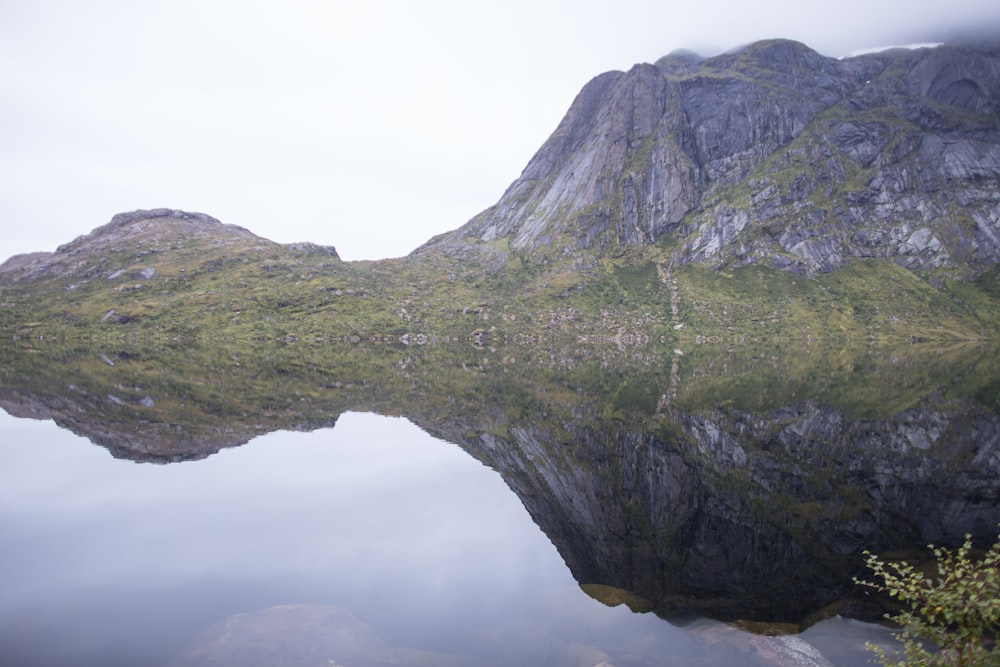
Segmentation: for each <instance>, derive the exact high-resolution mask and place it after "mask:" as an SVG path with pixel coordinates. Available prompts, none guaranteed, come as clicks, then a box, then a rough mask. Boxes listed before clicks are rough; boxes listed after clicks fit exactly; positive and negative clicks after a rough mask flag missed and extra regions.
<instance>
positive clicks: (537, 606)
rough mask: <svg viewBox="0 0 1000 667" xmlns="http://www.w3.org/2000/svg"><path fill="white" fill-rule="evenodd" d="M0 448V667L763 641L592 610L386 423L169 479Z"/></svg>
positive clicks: (690, 649) (841, 628)
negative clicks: (5, 666) (0, 664)
mask: <svg viewBox="0 0 1000 667" xmlns="http://www.w3.org/2000/svg"><path fill="white" fill-rule="evenodd" d="M0 443H2V444H0V477H2V479H0V529H2V530H0V655H2V656H4V660H3V662H4V663H5V664H17V665H25V666H27V665H53V664H74V665H95V666H96V665H139V664H142V665H215V664H232V665H252V664H276V663H277V656H281V659H290V662H288V663H287V664H301V665H331V664H342V665H345V666H351V665H383V664H412V665H451V664H467V665H510V664H520V665H583V664H588V665H597V664H600V663H602V662H606V663H608V664H614V665H619V666H620V667H623V666H625V665H662V664H706V665H723V664H727V665H733V664H760V662H759V661H760V659H761V658H760V655H761V652H760V649H759V648H754V645H753V643H754V642H757V643H760V642H773V641H775V640H772V639H767V638H761V637H757V636H755V635H752V634H747V633H743V632H740V631H737V630H735V629H732V628H731V627H730V626H726V625H724V624H721V623H717V622H712V621H707V620H701V621H695V622H693V623H692V624H690V625H687V626H685V627H677V626H674V625H672V624H670V623H668V622H666V621H664V620H661V619H659V618H657V617H656V616H654V615H652V614H637V613H633V612H632V611H630V610H629V609H628V608H627V607H626V606H625V605H621V606H617V607H609V606H606V605H604V604H602V603H600V602H598V601H596V600H594V599H593V598H591V597H589V596H588V595H587V594H586V593H584V592H583V591H582V590H581V589H580V587H579V585H578V584H577V583H576V582H575V581H574V579H573V577H572V576H571V575H570V573H569V571H568V569H567V568H566V566H565V565H564V563H563V561H562V559H561V558H560V556H559V554H558V552H557V551H556V549H555V547H554V546H553V545H552V543H551V542H550V541H549V540H548V538H547V537H546V536H545V535H544V534H543V533H542V532H541V530H539V528H538V527H537V526H536V525H535V524H534V523H533V522H532V521H531V519H530V517H529V515H528V513H527V512H526V511H525V509H524V507H523V506H522V504H521V503H520V501H519V500H518V498H517V496H516V495H515V494H514V493H512V492H511V491H510V489H508V487H507V486H506V485H505V484H504V482H503V480H502V479H501V478H500V476H499V475H498V474H497V473H496V472H494V471H493V470H490V469H489V468H487V467H485V466H484V465H482V464H481V463H479V462H478V461H476V460H475V459H473V458H472V457H470V456H469V455H468V454H466V453H465V452H464V451H462V450H461V449H459V448H458V447H456V446H454V445H452V444H450V443H447V442H444V441H441V440H438V439H435V438H432V437H430V436H428V435H427V434H425V433H423V432H422V431H421V430H419V429H418V428H416V427H415V426H413V425H412V424H410V423H409V422H408V421H406V420H404V419H400V418H389V417H381V416H377V415H373V414H363V413H346V414H344V415H342V416H341V417H340V419H339V420H338V421H337V424H336V426H335V427H334V428H332V429H325V430H319V431H314V432H311V433H291V432H275V433H271V434H269V435H265V436H261V437H258V438H255V439H254V440H253V441H252V442H250V443H248V444H247V445H244V446H242V447H239V448H235V449H227V450H223V451H221V452H219V453H217V454H215V455H213V456H210V457H208V458H206V459H203V460H199V461H192V462H184V463H176V464H169V465H157V464H150V463H134V462H131V461H124V460H119V459H115V458H112V457H111V456H110V455H109V454H108V452H107V451H106V450H104V449H102V448H100V447H97V446H94V445H93V444H91V443H90V442H88V441H87V440H85V439H83V438H80V437H78V436H76V435H73V434H72V433H69V432H67V431H65V430H62V429H59V428H58V427H56V426H55V425H54V424H52V423H51V422H48V421H34V420H25V419H15V418H13V417H10V416H8V415H6V414H0ZM833 623H836V624H837V625H835V627H830V626H829V625H827V626H822V627H820V628H816V629H814V630H813V631H812V632H813V634H814V635H815V637H812V638H811V640H812V641H813V642H814V644H817V645H821V646H822V645H823V644H824V642H826V644H828V646H826V647H825V648H826V650H827V652H828V653H836V652H838V651H840V652H841V653H845V652H846V655H843V656H842V659H843V660H844V661H842V662H839V663H838V664H845V665H846V664H863V660H861V661H859V660H857V658H858V656H859V654H858V652H857V642H856V641H854V640H853V639H852V640H850V641H848V640H846V638H845V637H846V635H847V634H853V635H854V636H855V638H856V637H860V636H876V637H882V636H883V635H884V632H883V631H881V630H879V629H877V628H873V627H872V626H868V625H863V624H853V625H850V624H848V623H847V622H837V621H834V622H833ZM824 633H825V634H824Z"/></svg>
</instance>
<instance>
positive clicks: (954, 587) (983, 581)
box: [855, 535, 1000, 667]
mask: <svg viewBox="0 0 1000 667" xmlns="http://www.w3.org/2000/svg"><path fill="white" fill-rule="evenodd" d="M930 549H931V551H932V553H933V554H934V558H935V561H936V562H935V565H936V574H932V573H925V572H923V571H921V570H919V569H917V568H916V567H915V566H913V565H911V564H909V563H907V562H906V561H899V562H883V561H882V560H881V559H879V557H878V556H876V555H874V554H872V553H870V552H867V551H866V552H865V563H866V564H867V566H868V568H869V569H870V570H871V571H872V572H873V573H874V574H875V579H876V580H875V581H864V580H859V579H855V582H856V583H858V584H861V585H862V586H866V587H869V588H873V589H875V590H877V591H881V592H883V593H887V594H888V595H889V596H890V597H892V598H895V599H897V600H899V601H900V603H902V605H903V610H902V611H900V612H899V613H897V614H894V615H890V614H887V615H886V617H887V618H889V619H890V620H892V621H895V622H896V623H898V624H899V626H900V631H899V632H898V633H896V638H897V639H898V640H899V642H900V644H901V645H902V646H901V651H900V652H898V653H897V652H892V653H890V652H887V651H885V650H884V649H882V648H881V647H878V646H873V645H869V647H868V648H869V649H871V650H872V651H874V652H875V654H876V655H877V656H878V661H879V662H880V663H881V664H882V665H884V666H885V667H910V666H914V665H921V666H928V667H930V666H938V665H949V666H954V665H959V666H960V667H979V666H990V665H993V666H996V665H1000V651H998V649H997V646H996V634H997V630H998V629H1000V538H998V539H997V542H996V543H995V544H994V545H993V546H992V547H991V548H990V550H989V551H988V552H987V553H986V555H985V556H984V557H983V558H981V559H975V558H973V557H972V552H973V547H972V539H971V537H970V536H968V535H966V539H965V543H964V544H963V545H962V546H961V547H959V548H958V549H957V550H956V551H952V550H949V549H944V548H940V547H935V546H933V545H931V546H930Z"/></svg>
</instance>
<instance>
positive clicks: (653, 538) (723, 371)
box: [0, 342, 1000, 622]
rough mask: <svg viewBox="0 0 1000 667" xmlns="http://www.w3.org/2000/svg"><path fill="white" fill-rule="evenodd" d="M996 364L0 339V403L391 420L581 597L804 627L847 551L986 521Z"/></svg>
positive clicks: (240, 432)
mask: <svg viewBox="0 0 1000 667" xmlns="http://www.w3.org/2000/svg"><path fill="white" fill-rule="evenodd" d="M997 359H998V357H997V355H996V354H995V352H993V351H990V350H986V349H983V348H969V349H966V348H962V347H954V348H950V349H940V348H934V349H931V348H926V347H923V346H920V345H915V346H907V347H905V348H900V349H896V350H891V351H874V350H871V349H868V348H862V349H860V350H849V349H815V350H790V349H784V350H774V349H764V348H755V349H749V348H734V349H728V350H726V349H720V348H719V346H714V347H713V346H710V345H705V346H700V347H694V348H692V349H689V350H687V351H686V353H680V351H675V350H670V349H659V348H656V347H653V346H637V347H631V348H629V347H614V348H603V349H597V348H595V349H593V350H591V351H590V353H588V352H587V351H586V350H583V351H581V350H579V349H565V350H563V349H551V348H550V349H544V350H542V349H538V348H532V347H529V346H514V345H511V346H507V347H501V348H496V349H491V348H474V347H472V346H469V345H466V344H465V343H462V344H457V343H456V344H449V345H428V346H423V347H418V346H410V347H406V346H401V345H396V346H388V345H384V346H368V345H355V344H345V343H320V344H303V343H296V344H283V345H275V344H267V345H260V346H253V345H227V344H225V343H219V344H217V345H215V346H214V347H211V348H209V347H205V346H198V345H193V346H187V345H176V346H172V347H171V346H161V347H155V348H153V347H147V348H134V347H132V346H129V345H127V344H125V343H118V344H114V345H112V344H108V343H107V342H104V343H102V344H100V345H97V344H94V345H84V344H80V346H78V347H76V348H68V347H64V346H60V345H57V344H53V343H48V342H42V343H38V344H37V345H28V344H23V343H22V344H20V345H19V346H17V347H14V346H5V347H3V348H0V373H2V375H0V406H2V407H3V408H4V409H5V410H7V411H8V412H10V413H12V414H15V415H18V416H23V417H32V418H52V419H55V420H56V422H57V423H59V424H60V425H61V426H63V427H65V428H68V429H70V430H73V431H74V432H76V433H79V434H81V435H84V436H86V437H88V438H90V439H91V440H92V441H94V442H95V443H97V444H100V445H102V446H105V447H107V448H108V449H109V450H110V451H111V452H112V453H113V454H114V455H115V456H120V457H126V458H131V459H135V460H141V461H158V462H170V461H177V460H184V459H191V458H200V457H204V456H207V455H210V454H211V453H213V452H215V451H218V450H219V449H220V448H222V447H228V446H235V445H239V444H242V443H243V442H246V441H247V440H248V439H249V438H251V437H253V436H255V435H257V434H260V433H266V432H269V431H274V430H279V429H285V430H311V429H316V428H322V427H327V426H331V425H333V424H334V423H335V422H336V419H337V417H338V416H339V415H340V414H341V412H343V411H345V410H363V411H374V412H379V413H382V414H391V415H402V416H406V417H408V418H410V419H411V420H412V421H414V422H415V423H417V424H419V425H420V426H421V427H422V428H424V429H426V430H427V431H428V432H430V433H432V434H434V435H436V436H439V437H442V438H445V439H447V440H449V441H452V442H455V443H458V444H460V445H461V446H462V447H464V448H465V449H466V450H467V451H469V452H470V453H471V454H472V455H473V456H476V457H477V458H479V459H480V460H482V461H484V462H485V463H487V464H488V465H490V466H492V467H494V468H495V469H497V470H498V471H499V472H500V473H501V474H502V475H503V477H504V479H505V480H506V481H507V483H508V485H509V486H510V487H511V488H512V489H513V490H514V491H515V492H516V493H517V494H518V496H519V497H520V498H521V500H522V502H523V503H524V505H525V507H526V508H527V509H528V511H529V512H530V513H531V515H532V517H533V518H534V520H535V521H536V522H537V523H538V524H539V526H540V527H541V528H542V529H543V530H544V531H545V532H546V533H547V534H548V535H549V537H550V539H552V541H553V542H554V543H555V544H556V546H557V547H558V548H559V551H560V553H561V554H562V556H563V558H564V559H565V560H566V562H567V564H568V566H569V567H570V569H571V570H572V572H573V574H574V576H575V577H576V578H577V580H578V581H580V583H581V584H584V585H586V586H588V587H589V589H592V590H610V589H608V588H607V587H613V588H615V589H622V590H624V591H628V592H630V593H631V594H633V595H634V596H637V597H636V599H638V598H644V599H646V600H648V601H650V604H651V605H652V607H653V608H655V609H656V610H657V611H658V612H659V613H661V614H664V615H682V614H686V613H699V612H700V613H706V614H708V615H711V616H716V617H720V618H737V617H741V618H753V619H758V620H786V621H789V620H790V621H796V622H798V621H801V620H802V619H803V618H805V617H806V616H807V615H809V614H810V613H812V612H814V611H816V610H818V609H820V608H822V607H823V606H824V605H826V604H827V603H829V602H831V601H833V600H835V599H837V598H839V597H841V596H843V595H844V594H845V593H846V592H847V591H848V590H849V589H850V583H849V582H850V574H852V573H854V572H855V571H856V570H857V569H858V568H859V566H860V559H859V558H858V552H859V551H860V550H861V549H865V548H869V549H875V550H879V551H885V550H888V549H897V548H915V547H920V546H922V545H924V544H926V543H927V542H929V541H934V542H939V543H946V542H951V541H954V540H955V539H960V537H961V536H962V535H963V534H964V533H965V532H971V533H973V534H976V535H980V536H983V537H986V536H990V535H992V533H993V532H994V530H995V526H996V525H997V522H998V521H1000V416H998V414H997V412H998V410H997V407H998V402H997V398H996V397H997V391H996V386H997V384H996V378H997V377H1000V374H998V373H997V371H996V360H997ZM626 597H627V596H626Z"/></svg>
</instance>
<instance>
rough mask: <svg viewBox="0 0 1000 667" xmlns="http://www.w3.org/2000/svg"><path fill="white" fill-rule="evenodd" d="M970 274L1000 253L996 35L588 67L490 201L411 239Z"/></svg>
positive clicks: (562, 258)
mask: <svg viewBox="0 0 1000 667" xmlns="http://www.w3.org/2000/svg"><path fill="white" fill-rule="evenodd" d="M657 242H666V243H667V244H668V245H670V246H671V248H672V256H673V258H674V259H675V260H676V261H677V262H678V263H686V262H700V263H704V264H707V265H709V266H711V267H713V268H726V269H732V268H736V267H740V266H745V265H748V264H752V263H760V264H767V265H769V266H772V267H775V268H780V269H783V270H786V271H790V272H793V273H797V274H809V275H812V274H815V273H818V272H829V271H832V270H835V269H838V268H841V267H843V266H845V264H847V263H849V262H850V261H851V260H852V259H854V258H872V257H875V258H888V259H891V260H892V261H894V262H896V263H898V264H900V265H901V266H904V267H907V268H911V269H918V270H924V271H931V270H936V269H946V270H947V272H948V273H949V274H951V275H957V276H962V277H971V276H975V275H978V274H979V273H981V272H982V271H983V270H984V269H986V268H987V267H990V266H992V265H994V264H996V263H997V261H998V260H1000V47H997V46H983V45H964V46H963V45H949V46H940V47H937V48H923V49H916V50H905V49H900V50H891V51H886V52H881V53H874V54H867V55H862V56H857V57H853V58H847V59H843V60H838V59H834V58H828V57H824V56H821V55H819V54H818V53H816V52H815V51H812V50H811V49H809V48H808V47H806V46H804V45H802V44H799V43H796V42H790V41H783V40H775V41H765V42H759V43H755V44H751V45H749V46H747V47H745V48H742V49H739V50H736V51H732V52H729V53H725V54H723V55H720V56H716V57H713V58H707V59H702V58H699V57H697V56H695V55H693V54H691V53H687V52H678V53H674V54H671V55H668V56H666V57H664V58H662V59H660V60H658V61H657V62H656V63H654V64H640V65H636V66H634V67H633V68H632V69H631V70H629V71H628V72H608V73H605V74H602V75H600V76H598V77H596V78H594V79H593V80H592V81H590V82H589V83H588V84H587V85H586V86H585V87H584V88H583V90H582V91H581V92H580V94H579V95H578V96H577V98H576V100H575V101H574V102H573V104H572V106H571V107H570V109H569V111H568V113H567V114H566V116H565V118H564V119H563V120H562V122H561V123H560V124H559V126H558V128H557V129H556V131H555V132H554V133H553V134H552V136H551V137H550V138H549V139H548V141H546V142H545V144H544V145H543V146H542V147H541V148H540V149H539V151H538V152H537V153H536V154H535V156H534V157H533V158H532V159H531V161H530V162H529V163H528V165H527V167H526V168H525V169H524V171H523V173H522V174H521V176H520V178H518V179H517V180H516V181H515V182H514V183H513V184H512V185H511V186H510V187H509V188H508V189H507V191H506V192H505V193H504V195H503V196H502V197H501V198H500V200H499V202H497V203H496V204H495V205H494V206H492V207H490V208H488V209H487V210H485V211H484V212H482V213H481V214H479V215H478V216H476V217H475V218H474V219H473V220H471V221H470V222H469V223H467V224H466V225H464V226H463V227H461V228H460V229H458V230H456V231H454V232H450V233H447V234H443V235H441V236H438V237H436V238H434V239H432V240H431V241H429V242H428V243H427V244H425V245H424V246H422V247H421V248H419V249H418V250H417V251H416V254H417V255H418V256H419V255H426V254H429V253H443V254H445V255H448V256H455V257H471V256H475V255H477V254H482V253H495V252H497V250H498V249H500V250H502V251H503V252H506V253H513V254H516V255H518V256H520V257H523V258H525V259H527V260H529V261H531V262H535V263H542V264H544V263H559V262H563V263H565V262H571V263H573V264H574V265H575V266H577V267H581V268H583V267H586V266H588V265H593V264H594V263H595V262H596V261H597V260H598V259H599V258H600V257H602V256H606V255H608V254H613V255H614V254H621V253H622V252H625V251H626V250H627V248H629V247H634V246H643V245H648V244H653V243H657Z"/></svg>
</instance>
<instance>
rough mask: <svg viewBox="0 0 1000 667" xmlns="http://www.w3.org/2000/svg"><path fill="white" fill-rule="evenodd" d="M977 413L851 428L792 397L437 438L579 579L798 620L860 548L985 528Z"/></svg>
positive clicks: (990, 490) (663, 602) (984, 427)
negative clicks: (483, 475)
mask: <svg viewBox="0 0 1000 667" xmlns="http://www.w3.org/2000/svg"><path fill="white" fill-rule="evenodd" d="M976 412H977V407H976V406H973V405H969V404H962V405H957V406H955V407H954V409H953V411H952V412H949V413H942V412H940V411H935V410H930V409H927V410H917V409H914V410H908V411H906V412H905V413H903V414H900V415H897V416H895V417H893V418H891V419H887V420H860V421H853V420H850V419H848V418H847V417H846V416H845V415H843V414H842V413H839V412H838V411H836V410H834V409H831V408H828V407H822V406H818V405H815V404H812V403H805V404H801V405H798V406H792V407H789V408H786V409H783V410H780V411H776V412H774V413H772V414H768V415H765V416H761V417H755V416H753V415H749V414H747V413H743V412H739V411H733V410H721V409H717V410H711V411H709V412H706V413H703V414H698V415H690V414H677V415H674V417H673V418H671V419H670V420H668V421H669V427H668V428H666V429H665V430H664V431H663V432H661V433H649V432H641V431H636V430H633V429H631V428H629V427H628V425H625V424H621V423H616V422H613V421H612V422H610V423H608V424H605V425H604V426H603V427H602V428H600V429H596V430H589V429H572V426H571V425H569V424H566V425H565V427H566V430H565V433H571V434H572V437H571V439H569V440H566V439H563V437H561V436H560V434H558V433H554V432H553V431H551V430H547V429H545V428H543V427H538V426H534V425H529V426H526V427H524V428H520V429H516V430H512V432H511V434H510V436H509V437H507V438H503V439H500V438H496V437H494V436H492V435H480V436H478V437H473V438H467V437H466V438H463V436H462V433H461V431H459V430H444V431H438V433H439V434H440V435H442V436H443V437H446V438H448V439H452V440H456V441H460V442H462V443H463V445H464V446H465V447H466V448H468V449H469V450H472V451H474V452H475V453H476V455H477V456H479V457H480V458H481V459H483V460H484V461H487V462H488V463H490V464H491V465H493V466H495V467H496V468H497V469H498V470H500V471H501V472H502V473H503V475H504V477H505V479H506V480H507V481H508V483H509V484H510V485H511V487H512V488H513V489H514V490H515V491H516V492H517V494H518V495H519V496H520V497H521V499H522V500H523V502H524V504H525V506H526V507H527V508H528V509H529V511H530V512H531V514H532V516H533V517H534V519H535V521H536V522H537V523H538V524H539V525H540V526H541V527H542V528H543V530H545V532H546V533H547V534H548V535H549V537H550V538H551V539H552V540H553V542H554V543H555V544H556V545H557V546H558V548H559V550H560V553H561V554H562V555H563V557H564V559H565V560H566V562H567V565H568V566H569V567H570V569H571V570H572V572H573V574H574V576H575V577H576V579H577V580H578V581H580V582H582V583H600V584H606V585H611V586H615V587H618V588H623V589H626V590H629V591H633V592H636V593H638V594H639V595H641V596H643V597H645V598H647V599H649V600H651V601H653V602H654V605H655V607H656V609H657V610H658V611H659V612H660V613H661V614H664V615H672V616H676V615H683V614H688V613H695V612H697V613H704V614H707V615H710V616H714V617H719V618H731V619H735V618H754V619H758V620H769V621H798V620H801V619H803V618H805V617H806V616H807V615H808V614H810V613H811V612H815V611H817V610H818V609H820V608H821V607H823V606H824V605H826V604H828V603H830V602H831V601H833V600H836V599H838V598H840V597H842V596H844V595H846V594H847V593H848V592H849V591H850V586H849V583H850V577H851V575H852V574H854V573H857V572H858V569H859V565H860V560H859V558H858V554H859V553H860V552H861V551H862V550H864V549H872V550H882V549H889V548H898V547H900V546H901V545H906V546H910V547H915V546H920V545H925V544H927V543H929V542H934V543H937V544H946V543H947V544H950V543H954V542H955V541H960V540H961V537H962V536H963V535H964V534H965V533H972V534H974V535H990V534H991V531H993V530H994V527H995V526H996V521H997V519H998V498H1000V496H998V492H1000V465H998V462H1000V421H998V419H997V417H996V416H995V415H985V414H976ZM845 584H846V585H845Z"/></svg>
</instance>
